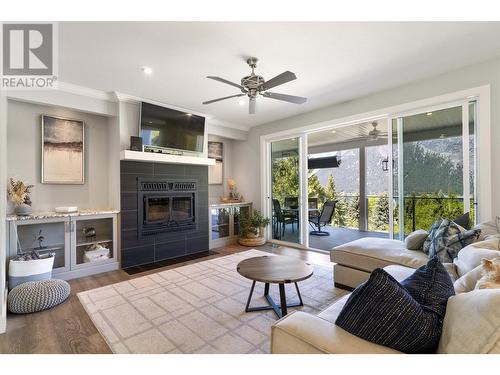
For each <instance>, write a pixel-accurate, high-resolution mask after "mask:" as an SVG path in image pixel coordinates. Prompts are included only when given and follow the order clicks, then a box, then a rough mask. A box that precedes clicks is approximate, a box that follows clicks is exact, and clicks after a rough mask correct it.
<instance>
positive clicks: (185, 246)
mask: <svg viewBox="0 0 500 375" xmlns="http://www.w3.org/2000/svg"><path fill="white" fill-rule="evenodd" d="M120 186H121V187H120V190H121V263H122V268H128V267H133V266H139V265H143V264H150V263H156V262H160V261H163V260H167V259H172V258H178V257H183V256H187V255H192V254H196V253H203V252H208V167H207V166H198V165H180V164H159V163H143V162H134V161H121V162H120Z"/></svg>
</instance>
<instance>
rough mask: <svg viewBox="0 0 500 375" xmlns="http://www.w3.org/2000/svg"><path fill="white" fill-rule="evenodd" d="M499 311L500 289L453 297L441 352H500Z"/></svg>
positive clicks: (450, 302) (449, 303) (447, 313)
mask: <svg viewBox="0 0 500 375" xmlns="http://www.w3.org/2000/svg"><path fill="white" fill-rule="evenodd" d="M499 311H500V289H481V290H474V291H472V292H469V293H461V294H457V295H456V296H453V297H451V298H450V299H449V300H448V306H447V309H446V317H445V318H444V324H443V334H442V336H441V340H440V342H439V348H438V353H449V354H460V353H463V354H466V353H475V354H482V353H495V354H498V353H500V314H499V313H498V312H499ZM471 317H473V319H471Z"/></svg>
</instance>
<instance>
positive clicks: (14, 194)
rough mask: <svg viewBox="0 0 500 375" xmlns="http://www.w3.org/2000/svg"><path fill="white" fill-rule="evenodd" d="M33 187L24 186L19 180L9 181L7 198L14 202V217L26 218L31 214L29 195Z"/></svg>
mask: <svg viewBox="0 0 500 375" xmlns="http://www.w3.org/2000/svg"><path fill="white" fill-rule="evenodd" d="M32 188H33V185H26V184H25V183H24V182H23V181H21V180H17V181H16V180H14V179H13V178H11V179H10V182H9V187H8V191H7V192H8V195H9V198H10V199H11V200H12V201H13V202H14V204H15V208H14V212H15V213H16V215H20V216H27V215H29V214H31V212H32V209H31V199H30V193H31V189H32Z"/></svg>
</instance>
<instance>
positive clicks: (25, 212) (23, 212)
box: [14, 204, 33, 216]
mask: <svg viewBox="0 0 500 375" xmlns="http://www.w3.org/2000/svg"><path fill="white" fill-rule="evenodd" d="M32 212H33V210H32V208H31V206H28V205H27V204H21V205H18V206H16V207H15V208H14V213H15V214H16V215H19V216H29V215H31V213H32Z"/></svg>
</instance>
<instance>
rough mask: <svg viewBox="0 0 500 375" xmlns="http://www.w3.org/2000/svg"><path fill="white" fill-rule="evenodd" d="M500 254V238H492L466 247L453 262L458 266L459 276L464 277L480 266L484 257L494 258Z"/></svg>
mask: <svg viewBox="0 0 500 375" xmlns="http://www.w3.org/2000/svg"><path fill="white" fill-rule="evenodd" d="M498 256H500V252H499V250H498V239H496V238H490V239H488V240H484V241H480V242H475V243H473V244H471V245H468V246H466V247H464V248H463V249H462V250H460V252H459V253H458V256H457V257H456V258H455V259H454V260H453V263H454V264H455V266H456V269H457V273H458V276H460V277H462V276H463V275H465V274H466V273H467V272H469V271H471V270H473V269H474V268H476V267H477V266H479V265H480V264H481V259H482V258H486V259H493V258H496V257H498Z"/></svg>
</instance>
